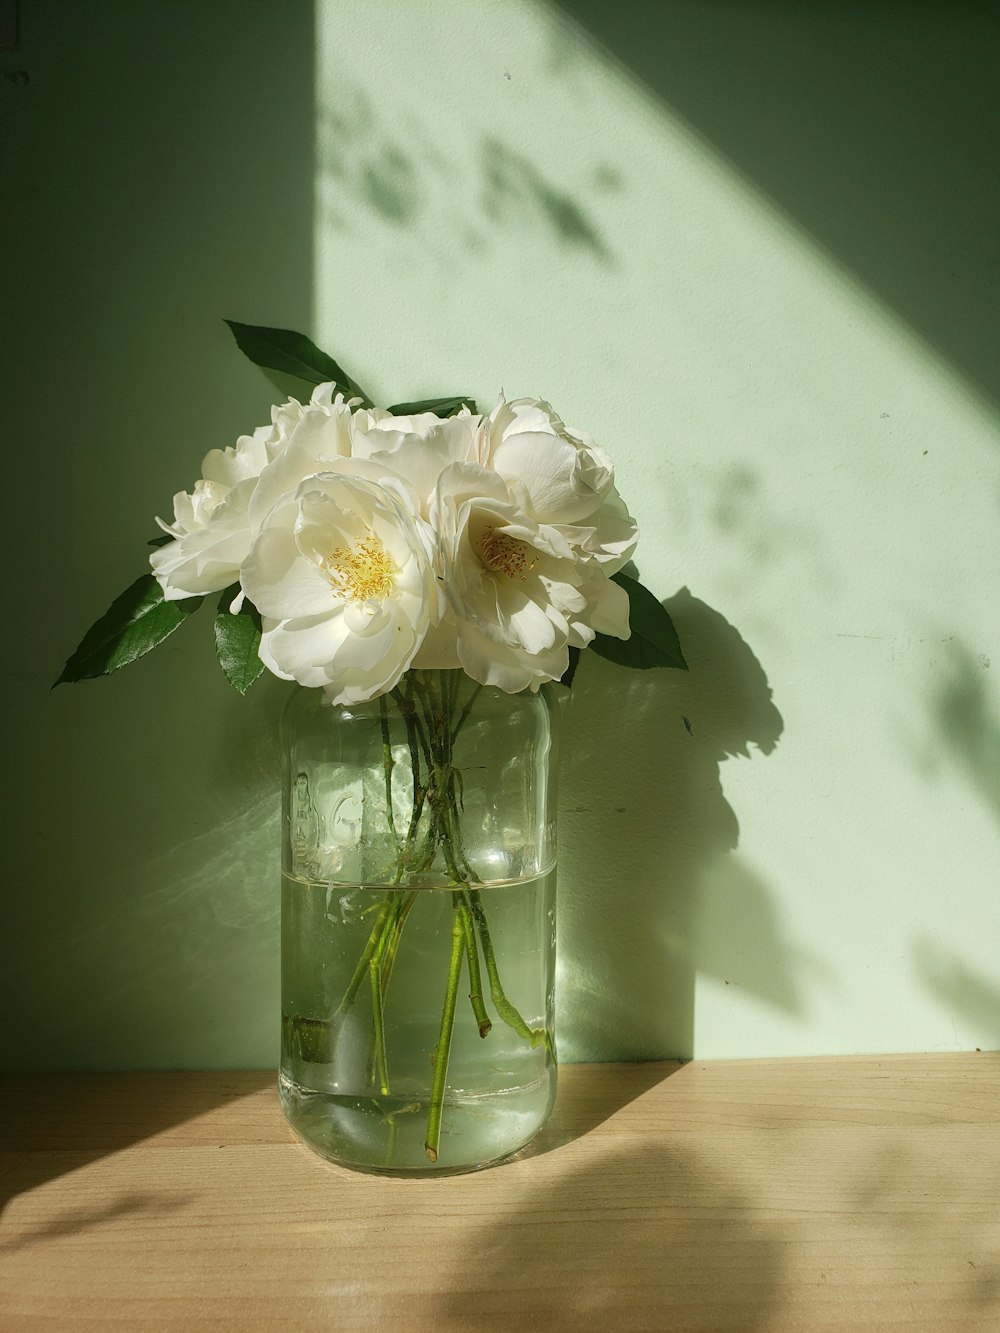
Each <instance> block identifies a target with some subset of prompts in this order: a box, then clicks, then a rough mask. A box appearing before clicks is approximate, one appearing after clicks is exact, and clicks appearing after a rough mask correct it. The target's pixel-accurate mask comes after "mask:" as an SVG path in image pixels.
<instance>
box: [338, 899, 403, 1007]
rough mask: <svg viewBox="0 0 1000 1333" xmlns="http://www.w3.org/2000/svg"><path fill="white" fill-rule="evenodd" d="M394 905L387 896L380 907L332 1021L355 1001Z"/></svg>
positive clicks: (387, 924)
mask: <svg viewBox="0 0 1000 1333" xmlns="http://www.w3.org/2000/svg"><path fill="white" fill-rule="evenodd" d="M393 910H394V905H393V902H392V899H391V898H387V899H386V900H385V902H384V903H383V904H382V906H381V907H380V908H379V914H378V916H377V917H376V918H375V924H374V926H372V933H371V934H370V935H369V936H368V943H367V944H366V945H365V947H364V951H363V952H362V954H361V957H360V958H359V959H358V965H357V967H356V968H355V969H354V975H353V976H352V977H351V980H350V984H349V985H348V987H347V990H346V991H345V992H344V998H343V999H342V1000H341V1002H340V1004H338V1005H337V1008H336V1009H335V1010H334V1012H333V1018H332V1021H333V1022H336V1021H337V1019H338V1018H340V1017H341V1015H343V1014H345V1013H346V1012H347V1010H348V1009H350V1007H351V1005H352V1004H353V1003H354V997H355V996H356V995H357V993H358V990H359V988H360V986H361V983H362V981H364V979H365V976H366V974H367V972H368V967H369V964H370V963H371V961H372V959H373V958H374V957H375V955H376V953H377V951H378V949H379V945H380V944H381V943H382V936H383V934H384V933H385V931H386V929H387V927H388V926H389V918H390V917H391V916H392V915H393Z"/></svg>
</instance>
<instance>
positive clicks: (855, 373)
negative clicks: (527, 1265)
mask: <svg viewBox="0 0 1000 1333" xmlns="http://www.w3.org/2000/svg"><path fill="white" fill-rule="evenodd" d="M21 12H22V29H23V42H22V49H21V50H20V51H19V52H14V53H3V54H0V74H6V75H10V74H11V73H13V72H14V71H17V70H26V71H27V74H28V76H29V81H28V82H27V83H25V81H24V79H23V78H10V77H4V78H0V116H2V153H3V164H2V165H3V172H4V180H5V182H6V183H7V190H6V199H5V214H6V221H7V222H8V224H9V223H10V222H13V224H14V234H15V237H16V241H15V243H14V244H13V245H8V246H7V247H5V264H4V270H5V272H4V282H3V287H2V294H0V300H2V301H3V303H4V308H5V315H4V321H3V324H4V336H5V338H7V339H9V341H10V347H9V349H8V350H7V351H6V353H5V355H4V358H3V361H2V363H0V364H2V365H3V372H2V373H3V375H4V380H5V384H7V388H6V392H5V395H4V397H5V409H6V410H5V423H6V429H5V438H6V441H7V449H6V456H7V460H8V467H9V468H12V469H13V472H14V478H13V484H12V485H11V486H10V489H9V493H8V505H7V512H6V522H5V524H4V525H3V526H4V532H5V538H6V539H7V541H8V543H9V544H10V549H9V551H8V554H7V557H6V569H7V575H8V577H7V587H8V593H9V596H10V597H11V598H12V600H13V604H14V612H13V614H12V616H11V617H10V618H9V622H8V634H7V635H6V643H5V647H4V653H5V656H6V659H7V661H6V667H5V670H6V672H7V686H8V688H7V702H8V705H9V718H8V722H7V735H8V737H9V743H8V745H7V747H6V748H7V756H6V757H7V765H6V770H7V783H6V789H7V790H6V807H7V813H8V817H9V832H8V836H7V847H8V849H9V852H10V855H9V858H8V860H9V864H10V869H9V879H8V891H7V898H6V901H7V921H8V929H7V930H6V931H5V932H4V935H5V943H4V946H3V948H4V950H5V952H6V953H8V954H9V958H8V960H7V961H6V962H5V964H4V968H3V976H4V984H5V985H6V986H9V987H10V992H11V993H10V999H9V1000H8V1001H7V1003H6V1004H5V1007H4V1012H5V1013H6V1014H7V1015H8V1020H9V1024H8V1026H9V1031H8V1033H7V1038H8V1040H7V1042H6V1053H5V1055H4V1061H5V1063H6V1064H7V1065H18V1066H34V1067H57V1066H72V1065H84V1066H87V1065H89V1066H93V1067H112V1066H142V1065H149V1066H158V1065H161V1066H183V1065H213V1064H214V1065H241V1064H249V1065H263V1064H268V1063H270V1062H271V1061H272V1060H273V1059H274V1053H275V1052H274V1047H275V1022H274V1018H275V1014H276V1009H277V1002H276V991H275V987H276V938H277V935H276V931H277V903H276V842H277V819H276V808H275V794H276V787H275V771H274V763H275V750H274V744H273V740H272V731H271V728H272V722H273V716H274V712H275V709H276V707H277V703H278V701H279V699H280V697H281V689H280V687H279V686H278V685H277V683H276V682H267V683H265V684H264V685H262V686H259V687H257V691H256V692H255V695H252V696H251V699H250V700H249V701H247V702H240V701H239V700H237V699H236V698H235V697H234V696H232V695H231V692H230V691H229V687H228V686H227V685H226V684H225V682H224V681H223V679H222V677H221V675H220V674H219V673H218V670H217V668H216V666H215V665H214V663H213V661H212V660H211V649H210V644H209V635H208V626H207V624H204V625H200V624H195V625H193V626H190V627H188V632H187V633H186V634H184V635H183V637H182V636H180V635H179V636H178V637H177V638H176V639H175V640H172V641H171V642H170V643H169V644H168V645H167V646H166V647H165V648H163V649H161V650H160V653H159V654H158V655H156V656H154V657H153V658H151V659H148V660H147V661H146V662H144V663H141V664H139V665H138V666H136V667H134V668H132V669H130V670H129V671H127V672H125V673H123V674H122V675H120V676H119V677H118V678H116V679H114V680H110V681H100V682H96V683H92V684H87V685H80V686H74V687H70V688H61V689H60V690H58V691H56V692H55V693H54V694H53V695H51V696H50V695H49V694H48V692H47V690H48V684H49V682H50V681H51V680H52V679H53V678H54V676H55V675H56V674H57V672H58V670H59V667H60V666H61V664H62V660H63V658H64V657H65V655H66V653H67V651H68V649H69V648H70V647H72V646H73V644H74V643H75V641H76V639H77V638H78V636H79V634H80V633H81V632H82V630H83V629H84V628H85V627H86V625H87V624H88V623H89V621H90V620H91V619H92V618H93V616H94V615H95V614H96V613H97V612H98V611H100V610H101V609H103V606H104V605H105V604H106V603H107V601H108V600H110V598H111V596H113V595H114V594H115V593H116V592H118V591H119V590H120V588H121V587H123V586H124V585H125V584H126V583H128V582H129V581H130V579H131V578H132V577H134V574H135V573H136V572H138V570H139V568H140V566H141V562H142V560H143V557H144V548H143V542H144V540H145V539H146V537H147V536H149V535H151V533H152V515H153V514H154V513H156V512H160V513H165V512H166V511H167V510H168V508H169V500H170V496H171V494H172V493H173V491H174V490H175V489H178V488H180V487H182V486H186V485H189V484H190V482H191V481H192V479H193V477H194V475H195V472H196V468H197V465H198V462H199V460H200V458H201V455H202V454H203V453H204V452H205V451H206V450H207V449H208V448H210V447H212V446H214V445H224V444H226V443H230V442H232V440H233V439H234V438H235V436H236V435H237V434H238V433H240V432H242V431H245V430H248V429H249V428H251V427H252V426H254V425H255V424H258V423H259V422H261V421H263V420H265V419H266V416H267V404H268V402H269V400H270V399H269V391H268V387H267V385H266V383H265V382H264V381H263V379H262V378H261V377H260V376H259V374H258V373H257V372H255V371H254V370H253V369H252V368H251V367H249V366H247V365H245V364H243V363H242V362H241V361H240V359H239V358H238V356H237V355H236V354H235V352H234V351H233V350H232V349H231V346H230V344H229V343H228V341H227V340H228V335H227V334H226V333H225V331H224V329H223V328H222V325H221V323H220V320H221V318H222V316H226V315H228V316H231V317H235V318H239V319H245V320H249V321H257V322H261V323H271V324H286V325H291V326H292V327H303V328H307V329H310V330H311V331H312V332H313V333H314V334H315V335H316V337H317V339H318V340H319V341H320V342H321V343H323V344H324V345H326V346H327V347H328V348H329V350H330V351H332V352H333V353H334V355H335V356H338V357H339V358H340V359H342V360H343V361H344V362H345V363H347V365H348V367H349V368H351V369H354V370H355V373H356V374H357V375H358V377H359V378H363V379H364V382H365V383H366V384H371V385H373V386H374V387H375V389H376V390H377V391H378V392H380V393H383V394H384V395H386V396H387V397H389V398H396V399H398V398H405V397H408V396H418V395H422V394H425V393H431V392H438V391H440V392H451V391H471V392H474V393H476V394H477V395H478V396H479V398H480V401H481V402H483V403H484V404H485V403H489V402H490V400H491V399H492V397H493V395H494V394H495V393H496V391H497V389H498V388H499V387H500V385H501V384H502V385H503V386H504V388H505V389H506V390H507V391H508V393H510V394H519V393H530V394H540V395H544V396H546V397H548V398H549V399H550V400H551V401H552V402H553V403H554V404H555V406H556V407H557V408H558V409H559V410H560V411H561V412H562V414H563V415H564V416H565V417H566V419H567V420H568V421H570V422H572V423H574V424H576V425H578V426H581V427H582V428H584V429H586V430H588V431H590V432H591V433H592V434H593V435H595V436H596V438H597V439H598V440H599V441H600V442H601V443H602V444H603V445H604V446H605V447H606V448H607V449H608V450H609V451H610V452H611V453H612V455H613V456H614V457H615V459H616V461H617V464H618V473H619V483H620V488H621V490H622V492H623V494H624V495H625V496H626V498H627V499H628V500H629V502H630V504H631V506H632V508H633V509H634V511H635V513H636V514H637V516H638V518H639V521H640V524H641V526H642V530H643V540H642V543H641V546H640V552H639V560H638V562H639V565H640V569H641V574H642V577H643V580H644V582H646V583H647V584H648V585H649V586H650V587H652V588H653V589H654V590H655V591H656V592H657V594H658V595H660V596H662V597H664V598H665V599H668V603H669V605H670V607H671V610H672V611H673V613H674V615H675V619H676V621H677V624H678V627H679V629H680V631H681V633H682V636H683V639H684V643H685V647H686V649H687V651H688V655H689V658H690V660H691V664H692V668H693V669H692V671H691V673H690V674H689V675H688V676H686V677H684V676H680V675H675V674H670V673H651V674H649V675H645V676H637V675H628V674H626V673H623V672H621V671H619V670H617V669H616V668H614V667H611V666H610V665H608V664H606V663H603V662H601V661H599V660H594V661H588V662H585V664H584V666H583V668H581V672H580V674H579V676H578V681H577V685H576V687H575V688H574V692H573V696H572V698H570V699H567V700H566V701H565V702H564V705H563V712H564V719H563V721H564V741H565V743H564V747H563V748H564V765H563V772H562V802H561V809H560V836H561V842H562V857H561V880H560V893H561V899H560V913H561V919H560V948H561V991H560V1003H561V1015H562V1017H561V1036H562V1049H563V1053H564V1056H567V1057H569V1058H614V1057H651V1056H665V1055H676V1054H686V1055H689V1054H692V1053H694V1054H697V1055H698V1056H702V1057H711V1056H720V1055H723V1056H725V1055H766V1054H797V1053H816V1052H848V1051H859V1050H869V1051H890V1050H948V1049H968V1048H971V1047H975V1046H995V1045H997V1043H998V1041H1000V964H998V962H997V958H998V948H997V944H998V939H1000V903H998V895H997V883H998V874H997V871H998V861H1000V856H998V851H1000V698H998V686H997V684H996V676H997V670H998V669H1000V633H998V626H997V586H998V578H997V575H998V572H1000V571H998V563H1000V561H998V557H997V525H998V520H1000V449H998V446H1000V431H998V415H1000V413H998V399H1000V373H998V369H997V367H998V365H1000V360H998V352H1000V301H998V296H1000V291H998V286H1000V281H998V274H1000V183H998V182H1000V178H998V173H997V171H996V143H997V142H998V130H1000V112H998V103H997V82H996V78H995V69H996V68H997V56H998V54H1000V21H998V17H997V11H996V10H995V9H993V8H992V7H989V6H983V5H975V6H974V5H963V4H959V3H952V4H949V5H944V4H941V5H930V4H927V5H895V4H864V5H862V4H852V3H840V4H818V5H809V6H803V5H801V4H793V3H787V4H778V3H771V4H746V3H736V0H733V3H730V4H723V3H703V0H697V3H695V0H691V2H690V3H686V4H681V3H675V2H673V0H665V2H664V3H658V4H650V3H639V2H638V0H632V2H631V3H616V4H614V5H608V4H600V3H596V0H594V2H592V3H582V2H581V0H575V2H573V3H571V2H570V0H566V3H564V4H560V5H556V4H550V3H541V2H540V0H539V2H537V3H528V2H527V0H525V3H517V2H515V0H500V2H498V3H482V2H481V0H476V2H475V3H474V2H473V0H450V2H448V0H409V2H408V3H403V0H395V2H393V0H317V4H316V6H315V9H314V7H313V6H312V5H310V4H305V3H301V4H297V3H288V2H287V0H286V2H284V3H277V0H274V2H273V3H246V0H224V2H223V0H213V2H212V3H194V0H192V2H191V3H187V2H179V0H173V2H172V3H167V0H160V2H159V3H152V0H149V2H147V3H141V2H139V0H133V2H132V3H128V2H127V0H119V3H108V2H107V0H98V3H95V4H93V5H80V4H75V3H69V0H67V2H66V3H62V4H57V3H54V2H53V0H22V4H21ZM8 159H11V160H8ZM8 309H9V313H7V311H8ZM688 590H690V591H688ZM991 664H992V665H991ZM685 718H687V720H688V722H689V723H690V731H689V730H688V729H687V728H686V727H685V725H684V719H685Z"/></svg>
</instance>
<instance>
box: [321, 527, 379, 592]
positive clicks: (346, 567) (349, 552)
mask: <svg viewBox="0 0 1000 1333" xmlns="http://www.w3.org/2000/svg"><path fill="white" fill-rule="evenodd" d="M323 566H324V568H325V570H326V573H327V577H328V578H329V580H330V582H331V583H332V584H333V586H334V589H335V590H336V591H337V592H338V593H339V594H340V596H341V597H344V598H346V599H348V600H350V601H356V602H370V601H374V600H375V599H376V598H380V597H386V596H388V594H389V593H390V592H391V591H392V573H393V567H392V562H391V561H390V559H389V556H388V553H387V552H386V549H385V547H384V546H383V545H382V543H381V542H380V541H379V539H378V538H377V537H376V536H375V534H374V532H372V530H371V528H366V529H365V535H364V536H363V537H362V538H361V540H360V541H358V542H355V543H354V545H353V546H351V547H349V548H345V547H343V546H338V547H337V548H336V549H335V550H333V551H331V552H330V554H329V555H328V556H327V557H326V559H325V560H324V561H323Z"/></svg>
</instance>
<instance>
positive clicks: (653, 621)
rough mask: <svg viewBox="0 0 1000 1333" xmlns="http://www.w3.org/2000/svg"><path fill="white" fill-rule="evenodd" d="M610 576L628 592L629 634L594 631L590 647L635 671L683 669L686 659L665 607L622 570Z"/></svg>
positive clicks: (685, 668) (685, 665)
mask: <svg viewBox="0 0 1000 1333" xmlns="http://www.w3.org/2000/svg"><path fill="white" fill-rule="evenodd" d="M612 578H613V579H614V581H615V583H617V584H618V585H619V587H622V588H624V589H625V591H626V592H627V593H628V601H629V624H630V626H631V628H632V635H631V638H628V639H615V638H612V637H611V635H608V634H598V635H597V637H596V638H595V639H594V641H593V643H592V644H591V645H590V646H591V648H593V649H594V651H595V652H597V653H600V655H601V656H602V657H606V658H607V659H608V660H609V661H610V662H617V663H618V664H619V665H620V666H627V667H636V668H638V669H639V670H646V669H647V668H648V667H676V668H678V669H679V670H681V671H686V670H687V662H685V661H684V654H683V653H682V652H681V643H680V639H678V637H677V631H676V630H675V629H674V622H673V621H672V620H671V619H670V616H669V615H668V614H667V612H666V610H664V608H663V607H662V606H661V605H660V603H659V602H658V601H657V599H656V598H655V597H654V596H653V594H652V593H651V592H650V591H649V589H648V588H644V587H643V585H642V584H641V583H640V582H639V581H638V579H633V578H630V577H629V576H628V574H622V573H618V574H613V575H612Z"/></svg>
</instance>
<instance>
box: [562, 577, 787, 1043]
mask: <svg viewBox="0 0 1000 1333" xmlns="http://www.w3.org/2000/svg"><path fill="white" fill-rule="evenodd" d="M665 605H666V607H667V609H668V611H669V612H670V614H671V616H672V617H673V620H674V623H675V625H676V627H677V631H678V634H679V635H680V639H681V643H682V645H683V647H684V652H685V656H686V657H687V660H688V663H689V666H690V670H689V671H687V672H680V671H667V670H651V671H645V672H636V671H625V670H622V669H621V668H618V667H615V666H613V665H612V664H611V663H608V662H605V661H603V660H602V659H600V658H597V657H595V656H594V654H585V655H584V658H583V664H582V665H581V668H580V671H579V672H578V673H577V677H576V680H575V682H574V685H573V689H572V691H570V692H569V694H568V697H567V696H566V695H564V696H563V697H562V709H563V713H564V716H563V719H562V727H561V734H562V737H563V746H562V755H561V762H560V781H561V788H562V789H561V793H560V805H559V839H560V851H559V867H560V872H559V894H560V897H559V960H560V962H559V1014H560V1018H559V1029H560V1050H561V1053H562V1055H563V1057H564V1058H566V1059H569V1060H605V1059H618V1060H622V1059H637V1060H648V1059H663V1058H686V1057H690V1056H691V1055H692V1054H693V1044H694V985H695V975H696V972H697V971H699V970H700V971H705V972H710V973H712V974H713V975H716V976H717V977H719V979H720V980H721V981H723V982H728V983H730V984H735V985H739V986H742V987H744V988H745V989H746V990H748V991H750V992H751V993H752V994H754V995H756V996H758V997H759V998H762V999H764V1000H766V1001H768V1002H770V1003H772V1004H775V1005H777V1006H779V1007H780V1008H782V1009H785V1010H787V1011H790V1012H796V1011H798V1010H799V1009H800V1007H801V1002H800V995H799V984H798V980H797V974H798V972H799V970H800V966H801V956H800V954H799V952H798V950H797V949H796V948H795V947H794V946H792V945H791V944H790V943H789V942H788V941H787V940H786V939H785V937H784V934H783V931H782V927H781V923H780V920H779V918H778V915H777V913H776V911H775V908H774V905H773V902H772V900H771V895H770V894H769V892H768V889H767V886H766V885H765V884H764V883H763V881H762V880H761V879H760V878H759V877H757V876H756V875H755V874H754V873H753V872H752V871H751V870H749V869H748V868H747V867H745V866H742V865H740V864H739V863H738V862H737V861H735V860H734V859H733V858H732V856H731V853H732V851H733V849H734V848H735V847H736V844H737V840H738V836H739V824H738V821H737V817H736V814H735V812H734V811H733V809H732V807H731V806H730V805H729V803H728V802H727V800H726V798H725V796H724V794H723V791H722V786H721V782H720V773H719V766H720V764H721V763H722V761H723V760H724V759H726V758H730V757H733V756H744V757H747V756H749V754H750V749H749V747H750V746H751V745H752V746H754V747H756V749H757V750H759V751H760V753H762V754H769V753H770V752H771V751H772V750H773V749H774V747H775V745H776V744H777V742H778V738H779V736H780V735H781V732H782V727H783V723H782V719H781V715H780V713H779V712H778V710H777V708H776V707H775V705H774V703H773V702H772V699H771V690H770V688H769V686H768V684H767V679H766V676H765V674H764V671H763V669H762V668H761V666H760V664H759V663H758V662H757V660H756V658H755V657H754V655H753V653H752V651H751V650H750V648H749V647H748V646H747V644H746V643H745V642H744V641H743V639H742V638H741V637H740V635H739V633H738V632H737V630H735V629H734V628H733V626H731V625H730V624H728V622H727V621H726V620H725V619H724V618H723V616H721V615H720V614H719V613H718V612H717V611H714V610H713V609H712V608H711V607H709V606H707V605H706V604H705V603H704V602H701V601H699V600H698V599H697V598H696V597H693V596H692V595H691V593H690V592H688V591H687V590H686V589H684V590H682V591H681V592H679V593H678V594H677V595H676V596H675V597H673V598H671V599H670V600H669V601H667V602H666V603H665ZM762 780H763V779H762Z"/></svg>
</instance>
